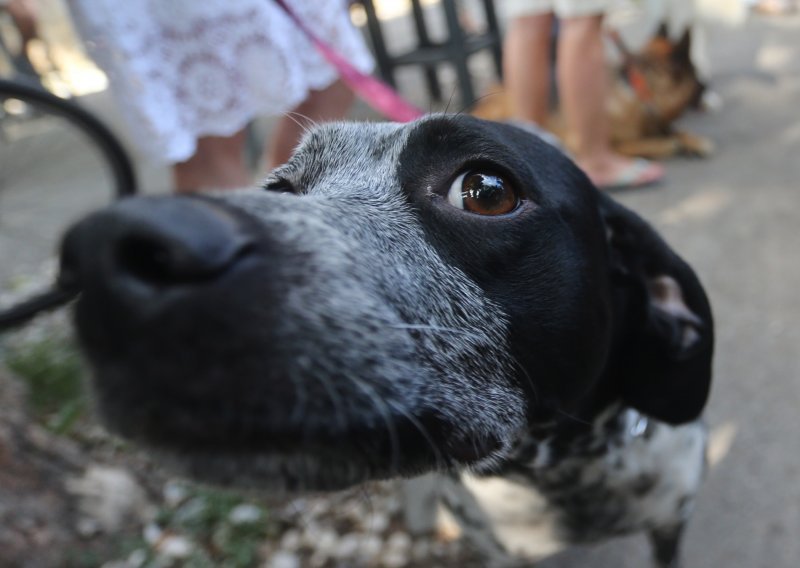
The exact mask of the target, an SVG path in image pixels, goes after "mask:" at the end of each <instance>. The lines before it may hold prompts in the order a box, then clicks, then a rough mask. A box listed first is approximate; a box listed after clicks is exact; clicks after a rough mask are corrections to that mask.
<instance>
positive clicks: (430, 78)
mask: <svg viewBox="0 0 800 568" xmlns="http://www.w3.org/2000/svg"><path fill="white" fill-rule="evenodd" d="M411 11H412V14H413V16H414V26H415V27H416V29H417V47H430V46H431V45H433V42H432V41H431V36H430V34H429V33H428V25H427V24H426V22H425V15H424V14H423V12H422V4H421V3H420V0H411ZM425 82H426V83H427V85H428V93H429V94H430V96H431V98H432V99H433V100H434V101H436V102H439V101H441V100H442V87H441V85H439V76H438V75H437V73H436V66H435V65H426V66H425Z"/></svg>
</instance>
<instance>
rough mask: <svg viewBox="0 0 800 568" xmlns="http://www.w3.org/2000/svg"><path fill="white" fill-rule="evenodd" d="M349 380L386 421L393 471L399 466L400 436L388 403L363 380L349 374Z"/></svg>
mask: <svg viewBox="0 0 800 568" xmlns="http://www.w3.org/2000/svg"><path fill="white" fill-rule="evenodd" d="M349 379H350V382H351V383H353V384H354V385H355V386H356V387H357V388H359V389H361V391H362V392H363V393H364V394H365V395H367V397H368V398H369V399H370V400H371V401H372V403H373V404H374V405H375V407H376V408H377V409H378V412H379V413H380V415H381V417H382V418H383V421H384V422H385V423H386V429H387V431H388V433H389V445H390V446H391V448H390V449H391V454H392V458H391V460H392V461H391V467H392V469H393V470H394V471H397V470H398V469H399V468H400V438H399V436H398V435H397V427H396V425H395V423H394V421H393V420H392V415H391V414H390V413H389V405H388V404H387V403H386V402H384V401H383V400H381V398H380V397H379V396H378V394H377V393H376V392H375V389H374V388H372V387H371V386H370V385H368V384H367V383H365V382H364V381H362V380H360V379H358V378H357V377H354V376H349Z"/></svg>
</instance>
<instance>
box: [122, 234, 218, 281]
mask: <svg viewBox="0 0 800 568" xmlns="http://www.w3.org/2000/svg"><path fill="white" fill-rule="evenodd" d="M180 256H181V255H180V254H179V253H177V251H174V250H170V247H169V246H168V245H167V244H165V243H163V242H159V241H158V240H156V239H154V238H147V237H135V236H134V237H126V238H123V239H122V240H121V241H120V242H119V243H118V245H117V247H116V251H115V260H116V263H117V266H119V267H121V268H123V269H124V270H125V271H126V272H128V274H130V275H131V276H133V277H134V278H136V279H138V280H143V281H145V282H148V283H151V284H170V283H174V282H175V281H178V280H185V279H187V278H191V277H193V276H194V277H196V276H200V275H202V271H200V270H198V268H200V267H195V269H194V270H189V266H188V265H187V264H188V263H187V262H186V259H184V261H183V262H181V259H180V258H179V257H180ZM195 264H196V263H195ZM209 268H211V267H209Z"/></svg>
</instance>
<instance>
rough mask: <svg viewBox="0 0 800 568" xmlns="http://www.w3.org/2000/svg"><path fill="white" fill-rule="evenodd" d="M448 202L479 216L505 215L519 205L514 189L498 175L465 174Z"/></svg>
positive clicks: (456, 181) (456, 184)
mask: <svg viewBox="0 0 800 568" xmlns="http://www.w3.org/2000/svg"><path fill="white" fill-rule="evenodd" d="M447 201H449V202H450V204H451V205H453V206H455V207H458V208H459V209H463V210H465V211H469V212H471V213H477V214H478V215H503V214H505V213H511V212H512V211H513V210H514V209H516V208H517V206H518V205H519V195H517V192H516V190H515V189H514V187H513V186H512V185H511V184H510V183H508V182H507V181H506V180H505V179H503V178H502V177H501V176H499V175H497V174H492V173H485V172H464V173H463V174H461V175H460V176H458V177H457V178H456V180H455V181H454V182H453V185H451V186H450V191H448V192H447Z"/></svg>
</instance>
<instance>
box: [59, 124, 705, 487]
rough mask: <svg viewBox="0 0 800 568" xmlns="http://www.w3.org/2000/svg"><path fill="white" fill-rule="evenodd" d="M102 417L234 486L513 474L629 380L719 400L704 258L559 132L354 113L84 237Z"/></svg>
mask: <svg viewBox="0 0 800 568" xmlns="http://www.w3.org/2000/svg"><path fill="white" fill-rule="evenodd" d="M62 280H63V281H64V282H65V283H66V284H68V285H77V286H79V287H80V288H81V289H82V295H81V297H80V300H79V302H78V305H77V311H76V321H77V328H78V332H79V335H80V339H81V341H82V344H83V346H84V348H85V351H86V353H87V355H88V359H89V361H90V363H91V365H92V367H93V369H94V374H95V382H94V383H95V392H96V394H97V398H98V402H99V407H100V410H101V414H102V416H103V417H104V418H105V420H106V421H107V423H108V424H109V425H110V426H111V427H112V428H113V429H114V430H116V431H118V432H120V433H121V434H123V435H125V436H128V437H130V438H133V439H135V440H139V441H142V442H144V443H146V444H148V445H150V446H153V447H155V448H158V449H163V450H166V453H168V454H169V455H172V456H175V457H177V461H178V462H179V463H180V464H182V465H183V467H184V469H185V470H186V471H187V472H188V473H190V474H192V475H194V476H197V477H200V478H203V479H206V480H210V481H214V482H217V483H240V484H241V483H245V484H251V485H259V486H262V487H276V486H277V487H286V488H303V487H305V488H333V487H340V486H344V485H348V484H352V483H356V482H359V481H363V480H366V479H373V478H381V477H387V476H392V475H398V474H401V475H409V474H414V473H418V472H422V471H425V470H430V469H434V468H443V467H460V466H471V467H474V468H478V469H488V468H491V467H492V466H493V465H495V464H497V463H499V462H500V461H502V460H503V459H504V458H506V457H508V456H509V455H510V452H511V451H512V449H513V447H514V445H515V444H516V443H517V442H518V441H519V439H520V438H521V437H522V436H524V435H526V433H527V432H529V431H530V429H531V427H535V426H537V425H540V424H545V423H547V424H552V423H553V422H554V421H556V422H557V421H558V420H559V419H561V418H562V417H564V416H572V415H584V414H585V413H587V412H591V411H592V410H593V408H594V407H596V406H597V405H598V404H600V402H601V401H602V402H604V403H607V402H613V401H616V400H622V401H624V402H625V403H627V404H630V405H633V406H635V407H637V408H639V409H641V410H642V411H644V412H646V413H648V414H650V415H652V416H654V417H656V418H659V419H662V420H666V421H671V422H681V421H687V420H691V419H693V418H695V417H696V416H697V415H698V414H699V413H700V411H701V409H702V407H703V405H704V403H705V399H706V395H707V391H708V386H709V376H710V357H711V349H712V346H711V344H712V336H711V333H712V331H711V316H710V312H709V307H708V304H707V301H706V299H705V296H704V294H703V292H702V289H701V288H700V285H699V283H698V282H697V280H696V278H695V277H694V275H693V273H692V272H691V270H690V269H689V268H688V267H687V266H686V265H685V264H684V263H683V262H682V261H681V260H680V259H679V258H678V257H677V256H675V254H674V253H672V252H671V251H670V249H669V248H668V247H667V246H666V245H665V244H664V243H663V242H662V241H661V240H660V239H659V238H658V237H657V236H656V235H655V234H654V233H653V231H652V230H651V229H650V228H649V227H648V226H647V225H646V224H645V223H643V222H642V221H641V220H639V219H638V218H637V217H636V216H634V215H633V214H632V213H630V212H629V211H627V210H625V209H623V208H622V207H621V206H619V205H616V204H615V203H613V202H612V201H611V200H610V199H608V198H607V197H604V196H602V195H600V194H599V193H598V192H597V191H596V190H595V189H594V188H593V187H592V186H591V184H590V183H589V181H588V180H587V179H586V177H585V176H584V175H583V174H582V173H581V172H580V171H579V170H578V169H577V168H576V167H575V166H574V165H573V164H572V163H571V162H570V161H569V160H568V159H567V158H566V157H564V155H563V154H561V153H560V152H559V151H558V150H556V149H554V148H553V147H551V146H549V145H548V144H546V143H544V142H542V141H541V140H540V139H539V138H537V137H535V136H533V135H531V134H529V133H527V132H524V131H522V130H520V129H518V128H515V127H512V126H508V125H501V124H496V123H488V122H483V121H479V120H477V119H472V118H468V117H430V118H426V119H423V120H420V121H417V122H415V123H411V124H408V125H395V124H334V125H326V126H321V127H318V128H316V129H314V130H313V131H312V132H311V133H309V134H308V135H307V136H306V137H305V139H304V141H303V143H302V144H301V146H300V148H299V149H298V150H297V152H296V153H295V155H294V157H293V158H292V159H291V161H290V162H289V163H288V164H286V165H285V166H283V167H281V168H279V169H277V170H275V171H274V172H272V173H271V174H270V176H269V178H268V179H267V181H266V183H265V187H264V188H263V189H260V190H252V191H242V192H234V193H227V194H219V195H215V196H206V197H150V198H138V199H130V200H126V201H123V202H121V203H119V204H116V205H114V206H113V207H111V208H109V209H107V210H105V211H103V212H100V213H97V214H95V215H93V216H91V217H90V218H89V219H87V220H85V221H83V222H82V223H80V224H78V225H77V226H76V227H74V228H73V229H72V230H71V231H70V233H69V234H68V235H67V237H66V238H65V242H64V247H63V260H62Z"/></svg>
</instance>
